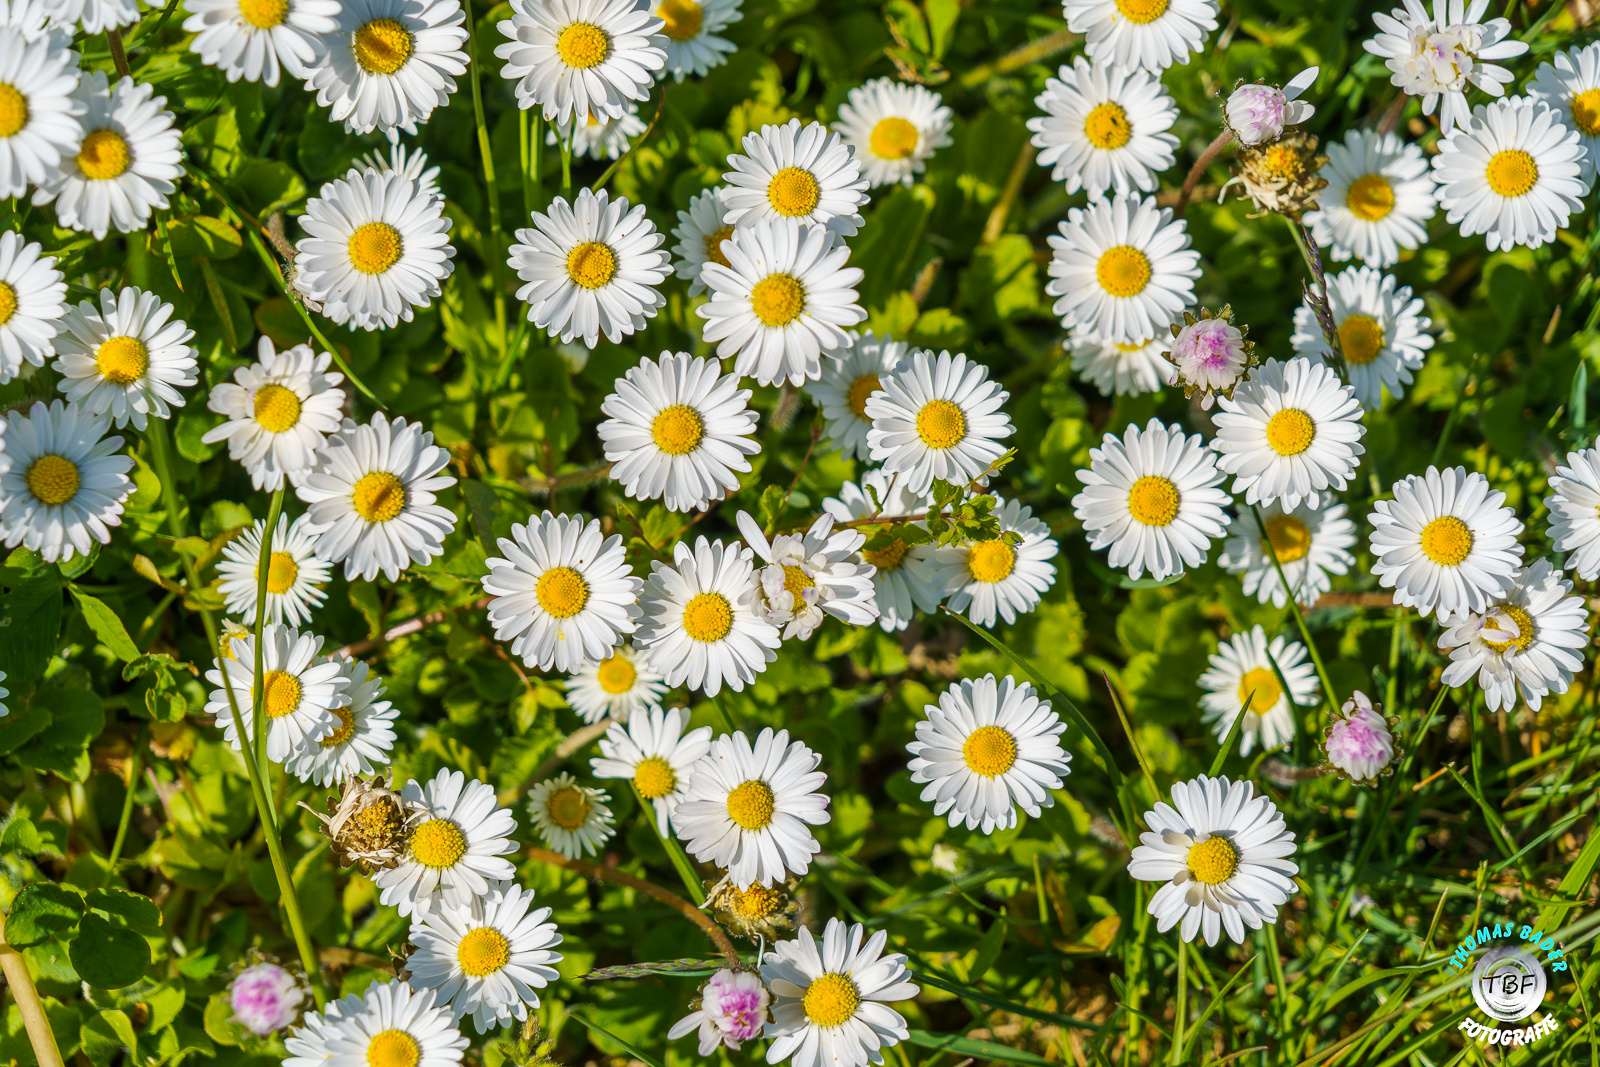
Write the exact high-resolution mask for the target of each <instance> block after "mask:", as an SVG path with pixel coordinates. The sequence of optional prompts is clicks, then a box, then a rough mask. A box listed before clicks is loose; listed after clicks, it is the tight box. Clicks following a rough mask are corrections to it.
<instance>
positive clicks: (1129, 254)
mask: <svg viewBox="0 0 1600 1067" xmlns="http://www.w3.org/2000/svg"><path fill="white" fill-rule="evenodd" d="M1094 273H1095V277H1096V278H1097V279H1099V281H1100V288H1102V289H1104V290H1105V291H1106V292H1108V293H1110V294H1111V295H1112V296H1118V297H1129V296H1138V295H1139V294H1140V293H1142V292H1144V287H1145V286H1147V285H1149V284H1150V258H1149V257H1148V256H1146V255H1145V254H1144V253H1143V252H1141V251H1139V250H1138V249H1137V248H1134V247H1132V246H1131V245H1117V246H1116V247H1114V248H1108V249H1106V250H1105V251H1104V252H1102V253H1100V261H1099V262H1098V263H1096V264H1095V268H1094Z"/></svg>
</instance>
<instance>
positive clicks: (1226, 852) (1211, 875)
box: [1188, 837, 1239, 885]
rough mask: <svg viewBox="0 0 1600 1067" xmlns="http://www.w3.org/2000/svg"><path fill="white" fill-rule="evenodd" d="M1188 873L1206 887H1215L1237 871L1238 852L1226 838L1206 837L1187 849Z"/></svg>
mask: <svg viewBox="0 0 1600 1067" xmlns="http://www.w3.org/2000/svg"><path fill="white" fill-rule="evenodd" d="M1188 864H1189V873H1190V874H1192V875H1194V876H1195V879H1196V880H1197V881H1201V882H1204V883H1205V884H1206V885H1217V884H1219V883H1221V882H1226V881H1227V880H1228V879H1229V878H1232V877H1233V872H1234V871H1237V870H1238V869H1239V850H1238V849H1237V848H1236V847H1234V844H1233V842H1232V841H1229V840H1228V839H1227V838H1226V837H1208V838H1206V839H1205V840H1204V841H1198V842H1196V843H1195V844H1193V845H1191V846H1190V847H1189V858H1188Z"/></svg>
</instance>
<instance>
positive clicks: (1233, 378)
mask: <svg viewBox="0 0 1600 1067" xmlns="http://www.w3.org/2000/svg"><path fill="white" fill-rule="evenodd" d="M1232 320H1233V309H1232V308H1227V307H1225V308H1223V309H1222V310H1221V311H1220V312H1218V313H1217V314H1216V315H1212V314H1211V312H1209V311H1207V310H1206V309H1205V308H1201V309H1200V317H1199V318H1195V317H1194V316H1193V315H1191V314H1189V313H1188V312H1184V314H1183V325H1181V326H1180V325H1178V324H1177V323H1173V324H1172V349H1171V350H1170V351H1168V352H1165V353H1163V355H1164V356H1165V357H1166V360H1167V362H1168V363H1170V364H1172V367H1171V369H1170V370H1168V371H1167V384H1168V385H1176V386H1182V387H1183V395H1184V396H1186V397H1193V396H1194V395H1195V394H1196V393H1199V394H1200V406H1201V407H1203V408H1207V409H1209V408H1210V407H1211V405H1212V404H1214V403H1216V399H1217V397H1219V396H1228V397H1231V396H1232V395H1233V390H1234V388H1235V387H1236V386H1238V384H1239V383H1240V382H1242V381H1245V380H1246V379H1248V378H1249V377H1250V368H1251V367H1252V366H1253V365H1254V364H1255V362H1256V361H1255V358H1254V357H1253V356H1252V355H1251V354H1250V353H1251V350H1252V349H1254V348H1255V345H1254V344H1252V343H1251V342H1250V341H1247V340H1245V336H1244V331H1243V330H1241V329H1239V328H1238V327H1236V326H1234V325H1233V321H1232Z"/></svg>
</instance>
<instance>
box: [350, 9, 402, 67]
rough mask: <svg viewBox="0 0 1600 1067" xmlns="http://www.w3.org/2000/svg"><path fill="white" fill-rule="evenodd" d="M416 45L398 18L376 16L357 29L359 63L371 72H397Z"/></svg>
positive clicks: (356, 46)
mask: <svg viewBox="0 0 1600 1067" xmlns="http://www.w3.org/2000/svg"><path fill="white" fill-rule="evenodd" d="M414 47H416V41H415V40H414V39H413V38H412V36H411V32H410V31H409V30H407V29H406V28H405V27H404V26H402V25H400V23H398V22H396V21H395V20H394V19H373V20H372V21H371V22H369V23H367V24H366V25H365V26H363V27H361V28H360V29H359V30H357V31H356V41H355V53H356V62H357V63H359V64H360V65H361V69H362V70H364V71H366V72H367V73H368V74H393V73H394V72H395V71H397V70H399V69H400V68H401V67H403V66H405V65H406V60H408V59H410V58H411V50H412V49H413V48H414Z"/></svg>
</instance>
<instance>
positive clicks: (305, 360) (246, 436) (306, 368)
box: [200, 337, 345, 490]
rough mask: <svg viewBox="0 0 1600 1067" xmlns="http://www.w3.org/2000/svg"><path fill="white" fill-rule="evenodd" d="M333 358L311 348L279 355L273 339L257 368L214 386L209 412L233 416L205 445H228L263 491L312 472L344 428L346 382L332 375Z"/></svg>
mask: <svg viewBox="0 0 1600 1067" xmlns="http://www.w3.org/2000/svg"><path fill="white" fill-rule="evenodd" d="M332 364H333V355H332V353H329V352H321V353H319V352H317V351H315V350H314V349H313V348H312V347H311V346H310V345H295V346H294V347H293V348H286V349H284V350H283V351H282V352H278V351H276V350H275V349H274V348H273V345H272V339H271V338H268V337H262V338H261V340H260V342H259V343H258V344H257V345H256V362H254V363H251V364H249V365H247V366H243V367H240V368H239V369H238V370H236V371H234V372H233V381H232V382H223V383H221V384H219V385H216V386H213V387H212V389H211V395H210V396H209V397H208V398H207V399H206V407H208V408H210V409H211V410H212V411H215V412H216V413H217V414H219V415H223V416H226V417H227V421H226V422H224V423H222V425H220V426H216V427H213V428H212V429H210V430H208V431H206V435H205V436H204V437H202V438H201V439H200V440H202V441H204V442H205V443H206V444H213V443H215V442H217V441H226V442H228V455H229V456H230V457H232V458H233V460H234V461H235V462H238V463H241V464H243V465H244V468H245V469H246V470H248V471H249V472H250V480H251V481H252V482H254V483H255V487H256V488H257V489H269V490H275V489H278V488H279V487H280V486H282V485H283V477H284V475H285V474H288V475H290V476H291V477H293V478H297V479H298V478H299V477H301V476H302V475H304V474H305V473H306V472H307V471H309V470H310V468H311V464H312V463H313V462H314V461H315V458H316V453H317V450H318V449H320V448H321V447H322V445H323V443H324V442H325V441H326V440H327V435H328V434H330V433H333V432H335V431H336V430H338V429H339V423H340V412H341V411H343V410H344V399H345V398H344V390H343V389H340V388H339V383H340V382H342V381H344V375H342V374H340V373H338V372H337V371H330V370H329V367H330V366H332Z"/></svg>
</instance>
